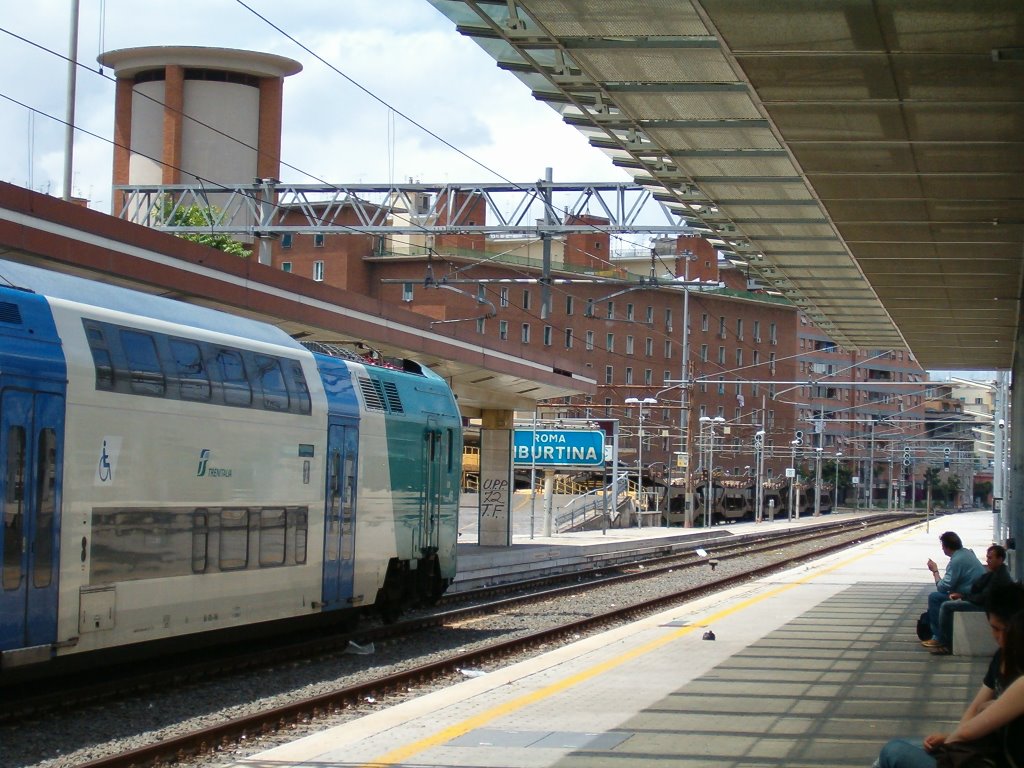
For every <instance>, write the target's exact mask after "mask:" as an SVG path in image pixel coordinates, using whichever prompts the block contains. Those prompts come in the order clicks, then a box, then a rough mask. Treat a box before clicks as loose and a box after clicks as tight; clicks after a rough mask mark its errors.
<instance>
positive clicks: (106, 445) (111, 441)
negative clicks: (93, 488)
mask: <svg viewBox="0 0 1024 768" xmlns="http://www.w3.org/2000/svg"><path fill="white" fill-rule="evenodd" d="M120 454H121V438H120V437H110V436H108V437H104V438H103V443H102V445H101V446H100V453H99V458H98V459H97V461H96V477H95V484H96V485H109V484H110V483H112V482H113V481H114V475H115V473H116V471H117V459H118V456H119V455H120Z"/></svg>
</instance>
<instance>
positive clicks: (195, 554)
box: [192, 509, 210, 573]
mask: <svg viewBox="0 0 1024 768" xmlns="http://www.w3.org/2000/svg"><path fill="white" fill-rule="evenodd" d="M209 544H210V515H209V513H208V512H207V511H206V510H205V509H197V510H196V511H195V512H193V513H192V573H206V564H207V561H208V559H209V554H208V548H209Z"/></svg>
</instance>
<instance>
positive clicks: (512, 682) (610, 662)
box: [232, 511, 992, 768]
mask: <svg viewBox="0 0 1024 768" xmlns="http://www.w3.org/2000/svg"><path fill="white" fill-rule="evenodd" d="M946 530H954V531H957V532H958V533H959V534H960V536H961V537H962V538H963V540H964V543H965V545H966V546H969V547H971V548H972V549H974V551H975V552H976V553H977V554H979V555H983V554H984V550H985V548H986V547H987V546H988V544H989V543H991V542H990V538H991V535H992V516H991V514H990V513H989V512H987V511H975V512H967V513H961V514H957V515H949V516H944V517H939V518H936V519H932V520H929V521H922V522H921V523H920V524H918V525H916V526H914V527H913V528H911V529H909V530H905V531H901V532H899V533H896V534H892V535H889V536H886V537H883V538H879V539H874V540H872V541H869V542H866V543H864V544H862V545H860V546H859V547H856V548H854V549H852V550H847V551H845V552H843V553H839V554H836V555H831V556H828V557H824V558H822V559H820V560H817V561H815V562H814V563H811V564H807V565H803V566H800V567H799V568H795V569H791V570H789V571H786V572H784V573H780V574H776V575H773V576H771V577H768V578H764V579H760V580H757V581H751V582H749V583H747V584H745V585H742V586H739V587H736V588H734V589H731V590H729V591H727V592H725V593H719V594H716V595H714V596H711V597H708V598H706V599H702V600H698V601H694V602H692V603H687V604H683V605H680V606H677V607H675V608H672V609H670V610H667V611H664V612H662V613H659V614H657V615H652V616H650V617H648V618H645V619H643V620H640V621H637V622H635V623H632V624H629V625H626V626H622V627H620V628H616V629H614V630H611V631H608V632H603V633H600V634H596V635H593V636H590V637H587V638H584V639H581V640H579V641H577V642H573V643H568V644H566V645H564V646H562V647H560V648H558V649H555V650H552V651H550V652H548V653H545V654H543V655H539V656H537V657H535V658H532V659H530V660H527V661H523V662H520V663H518V664H514V665H511V666H508V667H502V668H495V669H494V670H492V671H488V672H487V674H484V675H482V676H479V677H473V678H470V679H467V680H466V681H465V682H462V683H460V684H457V685H454V686H452V687H450V688H447V689H445V690H442V691H437V692H434V693H429V694H426V695H423V696H421V697H418V698H414V699H410V700H408V701H406V702H404V703H402V704H399V705H397V706H394V707H391V708H388V709H386V710H382V711H379V712H375V713H372V714H368V715H366V716H364V717H361V718H359V719H358V720H355V721H352V722H349V723H346V724H343V725H340V726H337V727H332V728H328V729H325V730H323V731H321V732H319V733H316V734H314V735H311V736H307V737H305V738H302V739H300V740H297V741H295V742H293V743H291V744H289V745H285V746H280V747H277V748H275V749H272V750H269V751H267V752H264V753H262V754H260V755H255V756H252V757H249V758H246V759H244V760H241V761H240V762H237V763H233V764H232V765H236V766H246V768H257V767H258V768H265V767H266V766H275V768H284V767H285V766H313V765H315V766H332V767H336V766H346V767H348V766H392V765H393V766H417V768H427V767H428V766H448V767H463V766H465V767H466V768H470V767H472V768H482V767H484V766H502V767H505V768H549V767H554V766H558V767H560V768H584V767H586V768H595V767H598V768H655V767H656V766H657V767H658V768H661V766H664V765H667V764H671V765H675V766H679V765H692V766H728V767H729V768H753V767H756V766H789V768H804V767H807V768H810V767H811V766H814V767H815V768H820V767H821V766H869V765H871V763H872V761H873V760H874V758H875V757H876V756H877V754H878V751H879V749H880V748H881V746H882V745H883V744H884V743H885V742H886V741H887V740H888V739H890V738H892V737H895V736H917V735H924V734H926V733H929V732H931V731H934V730H943V729H950V728H951V727H952V726H953V725H954V724H955V723H956V721H957V720H958V719H959V716H960V714H961V712H962V711H963V709H964V707H965V706H966V705H967V703H968V702H969V701H970V699H971V698H972V697H973V695H974V693H975V692H976V691H977V688H978V686H979V685H980V684H981V679H982V677H983V675H984V670H985V668H986V666H987V664H988V659H986V658H984V657H963V656H933V655H931V654H929V653H928V652H927V651H926V650H925V649H923V648H922V647H921V645H920V643H919V642H918V640H917V637H916V635H915V632H914V625H915V620H916V618H917V616H918V615H919V614H920V613H921V611H922V610H924V603H925V597H926V595H927V593H928V592H929V591H930V589H931V588H932V580H931V578H930V574H929V573H928V570H927V568H926V565H925V563H926V561H927V559H928V558H929V557H931V558H933V559H935V560H936V561H937V562H938V563H940V567H944V565H945V558H944V557H943V556H942V553H941V550H940V547H939V541H938V537H939V535H940V534H941V533H942V532H943V531H946ZM708 630H711V631H713V632H714V633H715V635H716V639H715V640H714V641H709V640H704V639H702V637H703V635H704V633H705V632H706V631H708Z"/></svg>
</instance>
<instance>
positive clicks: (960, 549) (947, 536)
mask: <svg viewBox="0 0 1024 768" xmlns="http://www.w3.org/2000/svg"><path fill="white" fill-rule="evenodd" d="M939 543H940V544H941V545H942V553H943V554H944V555H945V556H946V557H948V558H949V563H948V564H947V565H946V572H945V573H944V574H943V575H942V577H941V578H940V577H939V566H938V565H936V564H935V561H934V560H932V559H931V558H928V570H929V571H931V572H932V577H933V578H934V579H935V591H934V592H932V593H931V594H930V595H928V623H929V624H930V625H931V628H932V637H931V639H930V640H923V641H921V644H922V645H924V646H925V647H926V648H937V647H938V646H940V645H941V643H940V642H939V640H937V639H936V638H937V637H938V636H939V633H940V632H941V631H942V629H941V627H939V609H940V608H941V607H942V604H943V603H944V602H946V601H947V600H949V595H950V593H951V592H959V593H960V594H964V593H966V592H970V590H971V585H972V584H973V583H974V582H975V581H977V579H978V578H979V577H980V576H981V575H982V574H983V573H985V566H983V565H982V564H981V561H980V560H978V556H977V555H976V554H974V552H973V551H972V550H970V549H968V548H967V547H965V546H964V543H963V542H962V541H961V540H960V537H959V536H957V535H956V534H955V533H953V531H946V532H945V533H944V534H942V535H941V536H939Z"/></svg>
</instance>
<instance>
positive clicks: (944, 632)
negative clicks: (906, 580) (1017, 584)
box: [929, 544, 1013, 656]
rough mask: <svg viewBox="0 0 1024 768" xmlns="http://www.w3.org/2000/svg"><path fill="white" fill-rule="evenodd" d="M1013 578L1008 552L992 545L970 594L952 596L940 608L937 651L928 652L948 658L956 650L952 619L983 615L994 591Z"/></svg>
mask: <svg viewBox="0 0 1024 768" xmlns="http://www.w3.org/2000/svg"><path fill="white" fill-rule="evenodd" d="M1012 581H1013V578H1012V577H1011V576H1010V569H1009V568H1007V567H1006V549H1005V548H1004V547H1001V546H1000V545H998V544H993V545H992V546H991V547H989V548H988V549H987V550H986V551H985V573H983V574H982V575H981V576H979V577H978V579H977V580H976V581H975V582H974V583H973V584H972V585H971V590H970V592H968V593H967V594H961V593H960V592H950V593H949V600H947V601H946V602H944V603H943V604H942V605H941V606H940V607H939V634H937V635H936V636H935V637H934V638H933V639H934V640H936V641H937V644H936V645H935V647H933V648H930V649H929V650H930V651H931V652H932V653H933V654H936V655H940V656H945V655H948V654H949V653H951V652H952V648H953V617H954V616H955V615H956V614H957V613H961V612H965V611H966V612H972V611H977V612H980V611H984V610H985V606H986V605H987V603H988V599H989V597H990V596H991V595H992V590H993V589H995V588H996V587H1000V586H1003V585H1005V584H1010V583H1011V582H1012Z"/></svg>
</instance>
